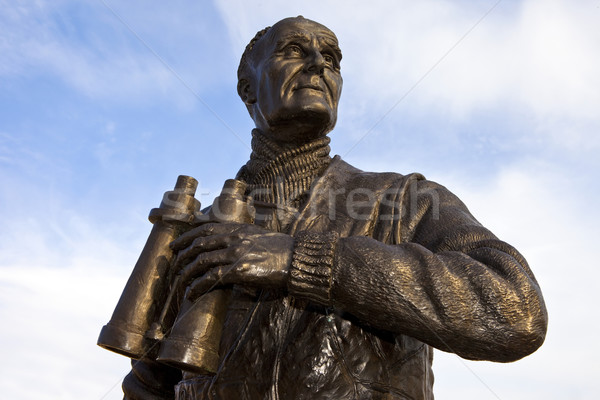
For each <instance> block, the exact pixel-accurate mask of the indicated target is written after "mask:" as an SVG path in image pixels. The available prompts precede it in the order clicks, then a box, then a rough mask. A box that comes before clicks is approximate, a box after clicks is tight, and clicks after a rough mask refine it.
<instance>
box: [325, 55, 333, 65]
mask: <svg viewBox="0 0 600 400" xmlns="http://www.w3.org/2000/svg"><path fill="white" fill-rule="evenodd" d="M323 60H325V62H326V63H327V64H330V65H333V64H334V63H335V59H334V58H333V56H332V55H331V54H327V53H325V54H323Z"/></svg>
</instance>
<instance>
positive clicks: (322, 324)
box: [123, 17, 547, 400]
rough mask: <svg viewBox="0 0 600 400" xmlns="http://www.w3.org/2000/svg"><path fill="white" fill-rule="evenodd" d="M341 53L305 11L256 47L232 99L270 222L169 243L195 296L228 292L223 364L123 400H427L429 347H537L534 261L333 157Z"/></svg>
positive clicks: (154, 375) (156, 377) (459, 210)
mask: <svg viewBox="0 0 600 400" xmlns="http://www.w3.org/2000/svg"><path fill="white" fill-rule="evenodd" d="M341 58H342V55H341V51H340V49H339V47H338V41H337V38H336V36H335V35H334V33H333V32H332V31H330V30H329V29H327V28H326V27H325V26H323V25H321V24H318V23H316V22H314V21H311V20H308V19H305V18H303V17H297V18H287V19H284V20H282V21H279V22H278V23H276V24H275V25H273V26H272V27H270V28H267V29H264V30H262V31H260V32H258V33H257V35H256V36H255V38H254V39H252V41H251V42H250V44H249V45H248V46H247V48H246V50H245V52H244V54H243V56H242V59H241V63H240V67H239V70H238V78H239V82H238V93H239V95H240V97H241V99H242V101H244V103H245V104H246V106H247V108H248V112H249V113H250V116H251V117H252V119H253V120H254V122H255V124H256V129H254V130H253V132H252V135H253V137H252V154H251V156H250V160H249V161H248V162H247V163H246V165H245V166H243V167H242V168H241V170H240V172H239V173H238V176H237V179H239V180H242V181H245V182H246V183H247V188H248V190H247V194H248V195H250V196H252V197H253V198H254V201H255V202H256V204H262V205H263V206H265V207H263V208H264V209H269V207H267V206H272V207H271V208H272V209H273V213H272V215H270V216H269V218H263V219H261V220H260V221H258V220H257V222H256V223H255V224H235V223H209V224H204V225H200V226H198V227H196V228H194V229H192V230H191V231H189V232H187V233H185V234H184V235H182V236H181V237H180V238H179V239H177V240H176V241H175V242H174V243H173V245H172V247H173V248H174V250H176V251H178V253H179V256H178V260H179V262H178V265H177V267H178V268H181V269H182V271H183V275H182V277H183V278H182V279H183V280H184V281H185V282H186V283H187V284H189V285H190V289H189V291H188V296H190V298H195V297H198V296H199V295H201V294H202V293H203V292H205V291H206V290H208V289H210V288H212V287H214V286H215V285H216V286H219V285H235V286H234V288H236V289H234V292H233V295H232V299H231V304H230V308H229V312H228V314H227V318H226V322H225V328H224V333H223V337H222V340H221V360H220V366H219V369H218V371H217V373H216V375H215V376H203V375H197V374H191V373H186V372H184V373H182V372H181V371H179V370H176V369H173V368H171V367H167V366H164V365H161V364H158V363H156V364H155V363H150V362H135V363H134V367H133V370H132V372H131V373H130V374H129V375H128V377H127V378H126V379H125V381H124V383H123V388H124V391H125V396H126V398H127V399H149V398H152V399H167V398H170V399H172V398H176V399H180V400H184V399H185V400H188V399H189V400H192V399H432V398H433V392H432V385H433V375H432V371H431V364H432V347H435V348H438V349H441V350H444V351H449V352H453V353H456V354H458V355H459V356H461V357H464V358H467V359H472V360H491V361H499V362H508V361H514V360H517V359H519V358H522V357H524V356H526V355H528V354H530V353H532V352H533V351H535V350H536V349H537V348H538V347H539V346H540V345H541V344H542V342H543V341H544V337H545V333H546V326H547V314H546V309H545V306H544V302H543V299H542V295H541V292H540V288H539V287H538V284H537V282H536V280H535V278H534V276H533V274H532V273H531V271H530V269H529V267H528V265H527V262H526V261H525V259H524V258H523V257H522V256H521V255H520V254H519V253H518V252H517V251H516V250H515V249H514V248H513V247H511V246H510V245H508V244H507V243H505V242H502V241H500V240H498V239H497V238H496V237H495V236H494V235H493V234H492V233H491V232H490V231H488V230H487V229H486V228H484V227H483V226H481V224H480V223H479V222H477V220H475V218H474V217H473V216H472V215H471V214H470V213H469V211H468V210H467V208H466V207H465V205H464V204H463V203H462V202H461V201H460V200H459V199H458V198H457V197H456V196H454V195H453V194H452V193H450V192H449V191H448V190H447V189H446V188H445V187H443V186H441V185H439V184H436V183H434V182H431V181H428V180H426V179H425V178H424V177H423V176H422V175H420V174H410V175H400V174H396V173H368V172H363V171H361V170H358V169H356V168H354V167H352V166H350V165H349V164H347V163H345V162H344V161H343V160H341V159H340V158H339V157H338V156H336V157H333V158H331V157H330V155H329V150H330V149H329V146H328V144H329V138H328V137H327V136H326V135H327V134H328V133H329V132H330V131H331V130H332V129H333V127H334V125H335V123H336V118H337V106H338V100H339V97H340V94H341V90H342V76H341V74H340V60H341Z"/></svg>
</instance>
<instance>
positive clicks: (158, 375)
mask: <svg viewBox="0 0 600 400" xmlns="http://www.w3.org/2000/svg"><path fill="white" fill-rule="evenodd" d="M181 377H182V374H181V371H180V370H178V369H175V368H172V367H169V366H167V365H164V364H159V363H157V362H154V361H150V360H132V361H131V372H129V374H128V375H127V376H126V377H125V379H123V385H122V388H123V393H124V395H125V396H124V400H173V399H174V398H175V385H176V384H177V383H179V381H180V380H181Z"/></svg>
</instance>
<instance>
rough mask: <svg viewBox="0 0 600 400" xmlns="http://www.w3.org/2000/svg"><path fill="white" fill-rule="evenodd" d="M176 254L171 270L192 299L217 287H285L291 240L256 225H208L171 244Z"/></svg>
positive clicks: (288, 236) (292, 243) (292, 244)
mask: <svg viewBox="0 0 600 400" xmlns="http://www.w3.org/2000/svg"><path fill="white" fill-rule="evenodd" d="M171 248H172V249H173V250H174V251H178V255H177V259H176V261H175V268H176V269H178V270H180V274H181V278H180V282H181V284H182V285H185V286H187V285H190V282H191V285H190V288H189V292H188V294H187V296H188V298H189V299H190V300H192V301H193V300H194V299H196V298H197V297H199V296H200V295H202V294H203V293H205V292H207V291H208V290H210V289H212V288H213V287H215V286H217V285H227V284H242V285H249V286H255V287H267V288H279V287H285V285H286V284H287V280H288V275H289V268H290V265H291V262H292V251H293V248H294V238H293V237H292V236H290V235H286V234H284V233H276V232H270V231H267V230H265V229H263V228H261V227H258V226H256V225H249V224H239V223H209V224H205V225H201V226H199V227H197V228H194V229H192V230H190V231H188V232H186V233H184V234H183V235H181V236H180V237H179V238H178V239H176V240H174V241H173V242H172V243H171Z"/></svg>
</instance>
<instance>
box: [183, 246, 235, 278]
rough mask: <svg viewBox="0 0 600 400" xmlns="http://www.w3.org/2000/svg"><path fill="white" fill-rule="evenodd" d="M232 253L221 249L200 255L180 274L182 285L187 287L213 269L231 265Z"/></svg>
mask: <svg viewBox="0 0 600 400" xmlns="http://www.w3.org/2000/svg"><path fill="white" fill-rule="evenodd" d="M230 258H231V251H229V250H228V249H220V250H215V251H209V252H206V253H200V254H198V256H197V257H196V258H195V259H194V261H192V262H191V263H189V264H188V265H186V266H185V267H184V268H183V269H182V270H181V272H180V275H181V278H180V284H181V285H182V286H187V284H189V283H190V281H192V280H193V279H195V278H197V277H199V276H202V275H204V274H205V273H207V271H209V270H210V269H211V268H213V267H215V266H221V265H225V264H231V261H230Z"/></svg>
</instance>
